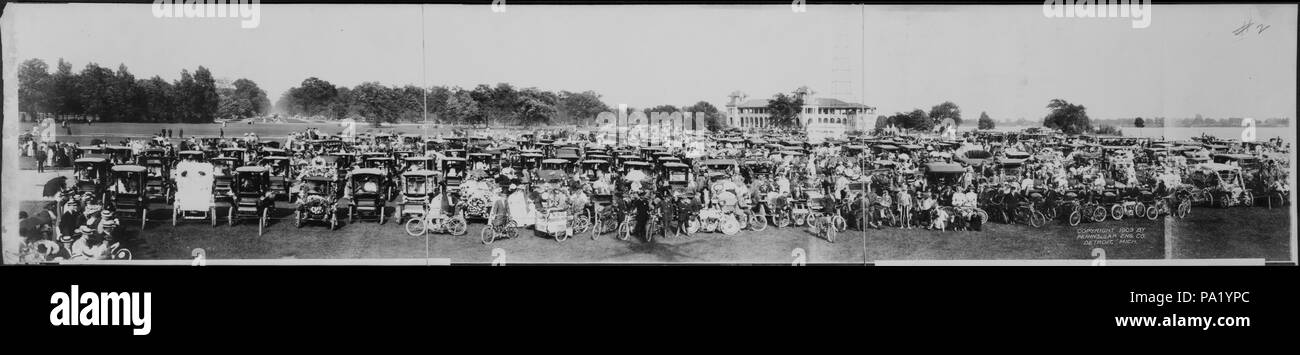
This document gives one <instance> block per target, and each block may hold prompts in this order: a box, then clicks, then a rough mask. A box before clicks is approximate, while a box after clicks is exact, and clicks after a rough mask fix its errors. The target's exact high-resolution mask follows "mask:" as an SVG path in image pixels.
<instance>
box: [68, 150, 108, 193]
mask: <svg viewBox="0 0 1300 355" xmlns="http://www.w3.org/2000/svg"><path fill="white" fill-rule="evenodd" d="M108 167H109V163H108V159H106V158H79V159H77V160H76V161H73V163H72V170H73V175H74V178H75V182H74V183H73V185H72V186H73V187H74V188H75V189H76V190H77V192H78V193H82V194H90V195H92V196H94V197H95V198H96V199H98V200H99V201H103V198H104V191H105V185H106V180H105V179H107V178H108Z"/></svg>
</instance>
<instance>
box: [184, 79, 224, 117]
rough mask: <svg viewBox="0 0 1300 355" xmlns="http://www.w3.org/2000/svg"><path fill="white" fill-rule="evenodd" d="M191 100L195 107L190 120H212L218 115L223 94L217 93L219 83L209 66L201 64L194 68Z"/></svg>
mask: <svg viewBox="0 0 1300 355" xmlns="http://www.w3.org/2000/svg"><path fill="white" fill-rule="evenodd" d="M192 95H193V96H192V97H191V102H192V103H193V105H194V107H192V108H190V109H191V110H193V111H194V112H193V114H192V116H191V121H190V122H195V123H206V122H212V120H213V119H214V118H216V116H217V107H218V106H219V105H221V96H219V95H217V83H216V81H215V80H214V79H213V78H212V72H210V71H208V68H204V67H202V66H199V68H198V69H195V70H194V86H193V92H192Z"/></svg>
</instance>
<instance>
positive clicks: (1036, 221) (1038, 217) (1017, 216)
mask: <svg viewBox="0 0 1300 355" xmlns="http://www.w3.org/2000/svg"><path fill="white" fill-rule="evenodd" d="M1011 218H1012V220H1013V222H1015V223H1024V224H1028V225H1029V226H1031V227H1034V228H1038V227H1042V226H1043V223H1044V222H1045V221H1046V220H1047V216H1045V215H1043V213H1042V212H1039V211H1038V210H1036V209H1034V204H1032V203H1022V204H1020V205H1019V206H1017V207H1016V209H1015V212H1014V213H1012V217H1011Z"/></svg>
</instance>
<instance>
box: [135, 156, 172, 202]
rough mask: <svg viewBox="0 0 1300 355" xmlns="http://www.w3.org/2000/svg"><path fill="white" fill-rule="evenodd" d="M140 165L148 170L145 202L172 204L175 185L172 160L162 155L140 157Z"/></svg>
mask: <svg viewBox="0 0 1300 355" xmlns="http://www.w3.org/2000/svg"><path fill="white" fill-rule="evenodd" d="M139 160H140V165H143V166H144V168H145V169H146V170H147V174H146V178H145V190H144V192H145V200H146V201H148V202H157V203H171V202H172V198H173V193H174V191H175V190H174V188H175V186H174V184H173V183H172V181H171V168H172V163H171V160H170V159H168V158H167V157H166V156H161V155H145V156H142V157H140V159H139Z"/></svg>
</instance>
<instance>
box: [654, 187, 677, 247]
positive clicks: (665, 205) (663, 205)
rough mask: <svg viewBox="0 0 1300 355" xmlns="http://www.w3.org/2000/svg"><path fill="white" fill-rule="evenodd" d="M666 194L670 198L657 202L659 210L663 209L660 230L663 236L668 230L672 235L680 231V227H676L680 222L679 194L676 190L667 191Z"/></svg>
mask: <svg viewBox="0 0 1300 355" xmlns="http://www.w3.org/2000/svg"><path fill="white" fill-rule="evenodd" d="M668 195H669V196H670V198H665V199H663V200H662V201H660V204H659V210H660V211H663V214H664V218H663V221H662V224H663V229H661V230H662V231H663V233H664V235H665V236H666V235H668V234H669V233H670V231H671V233H672V235H673V236H677V235H679V233H680V231H681V230H680V228H678V227H679V226H681V224H680V223H678V218H679V217H681V204H680V203H679V202H678V201H679V196H678V193H677V192H676V191H669V193H668Z"/></svg>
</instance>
